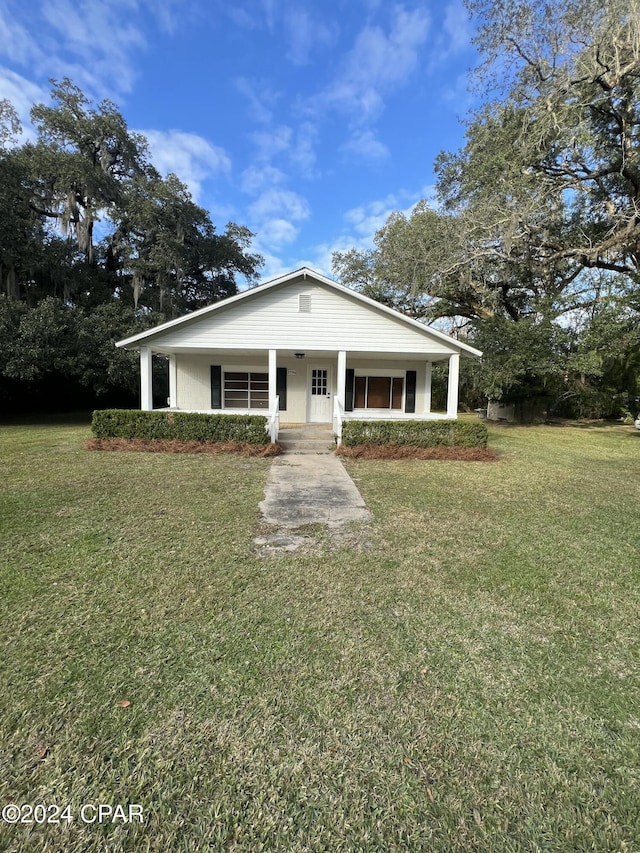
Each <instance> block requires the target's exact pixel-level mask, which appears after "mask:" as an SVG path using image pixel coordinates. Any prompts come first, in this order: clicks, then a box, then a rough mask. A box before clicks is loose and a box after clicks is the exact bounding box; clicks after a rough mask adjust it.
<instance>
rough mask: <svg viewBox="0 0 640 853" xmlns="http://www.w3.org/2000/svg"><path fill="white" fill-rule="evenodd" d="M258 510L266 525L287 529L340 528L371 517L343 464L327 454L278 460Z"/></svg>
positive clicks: (292, 456) (289, 456)
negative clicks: (306, 525)
mask: <svg viewBox="0 0 640 853" xmlns="http://www.w3.org/2000/svg"><path fill="white" fill-rule="evenodd" d="M260 510H261V511H262V516H263V518H264V520H265V521H266V523H267V524H271V525H274V526H277V527H286V528H295V527H300V526H301V525H303V524H314V523H316V522H320V523H322V524H328V525H329V526H330V527H339V526H341V525H345V524H348V523H349V522H352V521H368V520H369V518H370V517H371V514H370V513H369V510H368V509H367V508H366V506H365V503H364V500H363V498H362V495H361V494H360V492H359V491H358V489H357V488H356V485H355V483H354V482H353V480H352V479H351V477H350V476H349V475H348V474H347V472H346V471H345V469H344V466H343V464H342V462H341V461H340V460H339V459H338V458H337V457H336V456H333V455H330V454H327V455H318V456H316V455H308V456H307V455H294V454H292V455H286V454H285V455H284V456H279V457H277V458H276V459H275V460H274V461H273V464H272V465H271V468H270V470H269V478H268V480H267V484H266V487H265V499H264V500H263V501H262V503H261V504H260Z"/></svg>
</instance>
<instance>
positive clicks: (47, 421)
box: [0, 411, 93, 427]
mask: <svg viewBox="0 0 640 853" xmlns="http://www.w3.org/2000/svg"><path fill="white" fill-rule="evenodd" d="M92 415H93V412H92V411H91V412H48V413H46V414H43V413H35V414H20V415H11V414H2V415H0V426H13V427H15V426H70V427H71V426H89V424H90V423H91V417H92Z"/></svg>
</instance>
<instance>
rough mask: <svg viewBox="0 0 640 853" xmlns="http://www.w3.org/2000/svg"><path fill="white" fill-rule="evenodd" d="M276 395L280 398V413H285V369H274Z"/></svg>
mask: <svg viewBox="0 0 640 853" xmlns="http://www.w3.org/2000/svg"><path fill="white" fill-rule="evenodd" d="M276 394H277V395H278V397H280V411H281V412H286V411H287V368H286V367H276Z"/></svg>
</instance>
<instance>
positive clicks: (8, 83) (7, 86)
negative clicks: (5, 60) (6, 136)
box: [0, 67, 50, 142]
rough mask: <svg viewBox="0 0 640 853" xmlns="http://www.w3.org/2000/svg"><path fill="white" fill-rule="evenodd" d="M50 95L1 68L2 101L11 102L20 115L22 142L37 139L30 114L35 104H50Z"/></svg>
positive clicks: (0, 97)
mask: <svg viewBox="0 0 640 853" xmlns="http://www.w3.org/2000/svg"><path fill="white" fill-rule="evenodd" d="M49 94H50V93H49V91H48V90H47V89H43V88H42V87H41V86H37V85H36V84H35V83H32V82H31V81H30V80H25V78H24V77H21V76H20V75H19V74H16V73H15V72H14V71H10V70H9V69H8V68H2V67H0V100H2V99H4V98H6V99H7V100H9V101H11V103H12V104H13V106H14V108H15V110H16V112H17V113H18V117H19V119H20V122H21V123H22V130H23V133H22V138H21V139H20V140H19V141H20V142H25V141H26V140H31V141H33V140H34V139H35V137H36V133H35V130H34V129H33V127H32V125H31V120H30V118H29V112H30V111H31V107H32V106H33V105H34V104H39V103H48V101H49Z"/></svg>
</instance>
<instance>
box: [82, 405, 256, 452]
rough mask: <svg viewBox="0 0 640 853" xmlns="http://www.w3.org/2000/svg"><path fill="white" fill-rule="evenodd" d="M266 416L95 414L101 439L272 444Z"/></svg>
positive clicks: (94, 426) (95, 428) (115, 411)
mask: <svg viewBox="0 0 640 853" xmlns="http://www.w3.org/2000/svg"><path fill="white" fill-rule="evenodd" d="M266 427H267V418H266V417H264V415H218V414H215V415H207V414H202V413H200V412H142V411H139V410H137V409H103V410H100V411H95V412H94V413H93V419H92V421H91V431H92V432H93V434H94V436H95V437H96V438H98V439H104V438H130V439H140V438H142V439H161V440H163V441H166V440H179V441H209V442H211V441H215V442H220V441H236V442H244V443H247V444H255V445H261V444H269V436H268V433H267V431H266Z"/></svg>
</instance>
